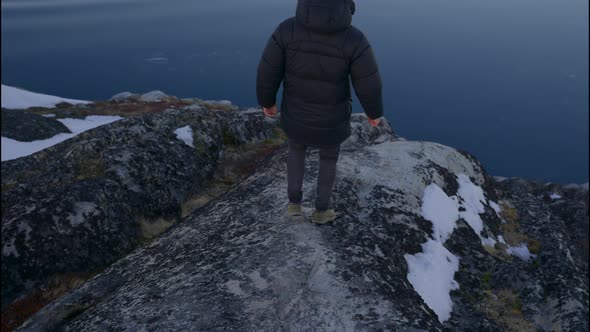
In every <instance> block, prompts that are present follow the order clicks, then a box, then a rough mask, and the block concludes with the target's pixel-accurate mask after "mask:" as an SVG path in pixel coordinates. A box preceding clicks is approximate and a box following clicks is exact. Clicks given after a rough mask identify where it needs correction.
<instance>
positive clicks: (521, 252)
mask: <svg viewBox="0 0 590 332" xmlns="http://www.w3.org/2000/svg"><path fill="white" fill-rule="evenodd" d="M506 253H508V254H510V255H513V256H516V257H518V258H520V259H522V260H523V261H528V260H529V259H531V258H535V257H537V255H535V254H532V253H531V252H530V251H529V248H528V247H527V245H526V244H525V243H521V244H520V245H519V246H516V247H512V246H509V247H508V248H506Z"/></svg>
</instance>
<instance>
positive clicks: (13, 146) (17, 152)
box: [1, 115, 123, 161]
mask: <svg viewBox="0 0 590 332" xmlns="http://www.w3.org/2000/svg"><path fill="white" fill-rule="evenodd" d="M121 119H123V117H120V116H111V115H89V116H87V117H86V118H84V119H69V118H65V119H58V121H60V122H62V123H63V124H64V125H65V126H66V127H68V129H69V130H70V131H71V133H60V134H57V135H55V136H53V137H50V138H47V139H44V140H37V141H32V142H21V141H17V140H14V139H11V138H7V137H2V145H1V146H2V161H5V160H12V159H16V158H20V157H24V156H28V155H31V154H33V153H35V152H38V151H41V150H43V149H46V148H48V147H50V146H53V145H56V144H58V143H60V142H63V141H65V140H67V139H68V138H72V137H74V136H76V135H78V134H80V133H82V132H84V131H86V130H89V129H92V128H96V127H99V126H102V125H105V124H108V123H111V122H115V121H117V120H121Z"/></svg>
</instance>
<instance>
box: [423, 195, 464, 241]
mask: <svg viewBox="0 0 590 332" xmlns="http://www.w3.org/2000/svg"><path fill="white" fill-rule="evenodd" d="M422 201H423V203H422V216H423V217H424V218H425V219H426V220H430V221H431V222H432V229H433V233H434V234H433V235H434V238H435V239H436V240H437V241H441V242H444V241H446V240H447V239H448V238H449V236H450V235H451V233H453V229H454V228H455V225H456V221H457V219H458V217H459V212H458V208H459V207H458V205H457V201H456V200H455V199H453V198H450V197H449V196H447V194H445V192H444V191H442V189H440V187H439V186H437V185H436V184H434V183H432V184H430V185H428V186H427V187H426V189H425V190H424V197H423V199H422Z"/></svg>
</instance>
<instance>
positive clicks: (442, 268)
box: [405, 240, 459, 323]
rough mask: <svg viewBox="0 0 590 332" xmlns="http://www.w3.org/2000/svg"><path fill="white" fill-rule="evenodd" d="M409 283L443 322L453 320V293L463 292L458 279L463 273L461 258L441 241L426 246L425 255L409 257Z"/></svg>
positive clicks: (425, 244)
mask: <svg viewBox="0 0 590 332" xmlns="http://www.w3.org/2000/svg"><path fill="white" fill-rule="evenodd" d="M405 258H406V261H407V262H408V280H409V281H410V283H411V284H412V285H413V286H414V289H415V290H416V292H418V294H420V296H422V298H423V299H424V302H426V304H427V305H428V307H430V309H432V310H433V311H434V312H435V313H436V314H437V316H438V319H439V321H440V322H441V323H442V322H444V321H446V320H448V319H449V318H450V317H451V311H452V310H453V301H452V300H451V296H450V295H449V293H450V292H451V291H452V290H454V289H459V284H458V283H457V282H456V281H455V280H454V275H455V272H457V271H458V270H459V259H458V258H457V257H456V256H455V255H453V254H452V253H451V252H450V251H449V250H447V248H445V247H444V246H443V245H442V243H441V242H440V241H438V240H428V241H427V242H425V243H423V244H422V252H420V253H417V254H415V255H406V256H405Z"/></svg>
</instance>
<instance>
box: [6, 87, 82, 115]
mask: <svg viewBox="0 0 590 332" xmlns="http://www.w3.org/2000/svg"><path fill="white" fill-rule="evenodd" d="M64 102H65V103H69V104H73V105H75V104H88V103H90V102H89V101H86V100H76V99H68V98H62V97H56V96H50V95H44V94H40V93H35V92H30V91H27V90H23V89H19V88H15V87H12V86H8V85H4V84H2V108H7V109H25V108H29V107H47V108H52V107H55V105H57V104H59V103H64Z"/></svg>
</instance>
